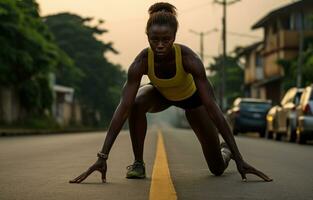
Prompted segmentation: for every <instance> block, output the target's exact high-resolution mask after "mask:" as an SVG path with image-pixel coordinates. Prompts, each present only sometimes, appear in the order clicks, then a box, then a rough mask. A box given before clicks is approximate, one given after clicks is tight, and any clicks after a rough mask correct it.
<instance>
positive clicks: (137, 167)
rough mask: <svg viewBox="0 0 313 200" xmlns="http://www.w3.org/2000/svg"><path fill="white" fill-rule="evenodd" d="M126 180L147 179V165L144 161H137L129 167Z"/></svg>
mask: <svg viewBox="0 0 313 200" xmlns="http://www.w3.org/2000/svg"><path fill="white" fill-rule="evenodd" d="M126 178H129V179H142V178H146V169H145V163H144V162H143V161H137V160H136V161H135V162H134V164H132V165H129V166H128V167H127V173H126Z"/></svg>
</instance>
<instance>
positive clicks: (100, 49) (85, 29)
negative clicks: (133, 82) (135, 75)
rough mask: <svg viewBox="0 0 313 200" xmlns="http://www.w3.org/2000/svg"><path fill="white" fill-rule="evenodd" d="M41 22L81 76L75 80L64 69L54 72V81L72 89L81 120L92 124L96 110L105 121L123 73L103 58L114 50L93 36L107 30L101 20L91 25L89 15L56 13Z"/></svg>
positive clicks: (118, 91) (110, 111) (114, 104)
mask: <svg viewBox="0 0 313 200" xmlns="http://www.w3.org/2000/svg"><path fill="white" fill-rule="evenodd" d="M44 21H45V23H46V24H47V25H48V27H49V28H50V30H51V31H52V32H53V34H54V37H55V40H56V42H57V44H58V45H59V47H60V48H61V49H63V50H64V51H65V52H66V53H67V54H68V55H69V56H70V57H71V58H72V59H73V60H74V63H75V66H77V68H78V69H79V70H80V71H81V72H82V73H83V77H81V78H80V79H79V80H78V81H76V82H75V81H73V80H71V79H69V77H68V76H67V75H66V73H64V71H58V73H57V77H56V78H57V82H58V83H60V84H67V85H70V86H73V87H75V88H76V90H77V92H76V94H77V96H78V98H79V100H80V103H81V105H82V108H83V112H84V116H85V117H86V118H85V119H84V121H85V122H86V121H89V123H93V122H94V121H95V120H92V119H93V118H94V116H95V114H96V113H97V112H100V114H101V119H102V121H101V124H107V123H108V122H109V120H110V119H111V116H112V114H113V112H114V109H115V107H116V105H117V103H118V100H119V97H120V91H121V87H122V84H123V83H124V81H125V72H124V71H122V70H121V67H120V66H119V65H115V64H112V63H111V62H110V61H109V60H108V59H107V58H106V57H105V54H106V53H108V52H113V53H117V51H116V50H115V49H114V48H113V47H112V43H110V42H108V43H105V42H103V41H100V40H98V39H97V38H96V37H97V36H100V35H102V34H104V33H106V32H107V30H106V29H103V28H101V27H102V24H103V20H99V21H98V23H97V24H96V25H94V26H92V25H90V24H92V22H94V20H93V18H82V17H80V16H78V15H74V14H70V13H60V14H57V15H51V16H47V17H45V18H44ZM90 119H91V122H90Z"/></svg>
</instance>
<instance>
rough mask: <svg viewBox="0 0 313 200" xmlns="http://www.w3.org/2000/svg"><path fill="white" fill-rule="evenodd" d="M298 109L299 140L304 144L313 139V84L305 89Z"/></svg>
mask: <svg viewBox="0 0 313 200" xmlns="http://www.w3.org/2000/svg"><path fill="white" fill-rule="evenodd" d="M296 111H297V112H296V113H297V142H298V143H300V144H304V143H306V141H307V140H311V139H313V84H311V85H310V86H307V87H306V88H305V89H304V92H303V94H302V96H301V99H300V104H299V106H298V107H297V109H296Z"/></svg>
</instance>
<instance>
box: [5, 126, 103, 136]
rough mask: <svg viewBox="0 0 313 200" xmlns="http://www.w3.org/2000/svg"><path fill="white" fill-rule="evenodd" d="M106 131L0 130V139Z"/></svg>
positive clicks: (72, 129) (88, 129)
mask: <svg viewBox="0 0 313 200" xmlns="http://www.w3.org/2000/svg"><path fill="white" fill-rule="evenodd" d="M97 131H106V129H104V128H80V129H78V128H68V129H55V130H53V129H51V130H49V129H22V128H17V129H14V128H0V137H10V136H26V135H45V134H64V133H82V132H97Z"/></svg>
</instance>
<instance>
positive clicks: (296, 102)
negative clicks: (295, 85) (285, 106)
mask: <svg viewBox="0 0 313 200" xmlns="http://www.w3.org/2000/svg"><path fill="white" fill-rule="evenodd" d="M301 95H302V91H301V92H300V91H298V92H297V93H296V96H295V98H294V99H293V103H294V104H296V105H298V104H299V102H300V98H301Z"/></svg>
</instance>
